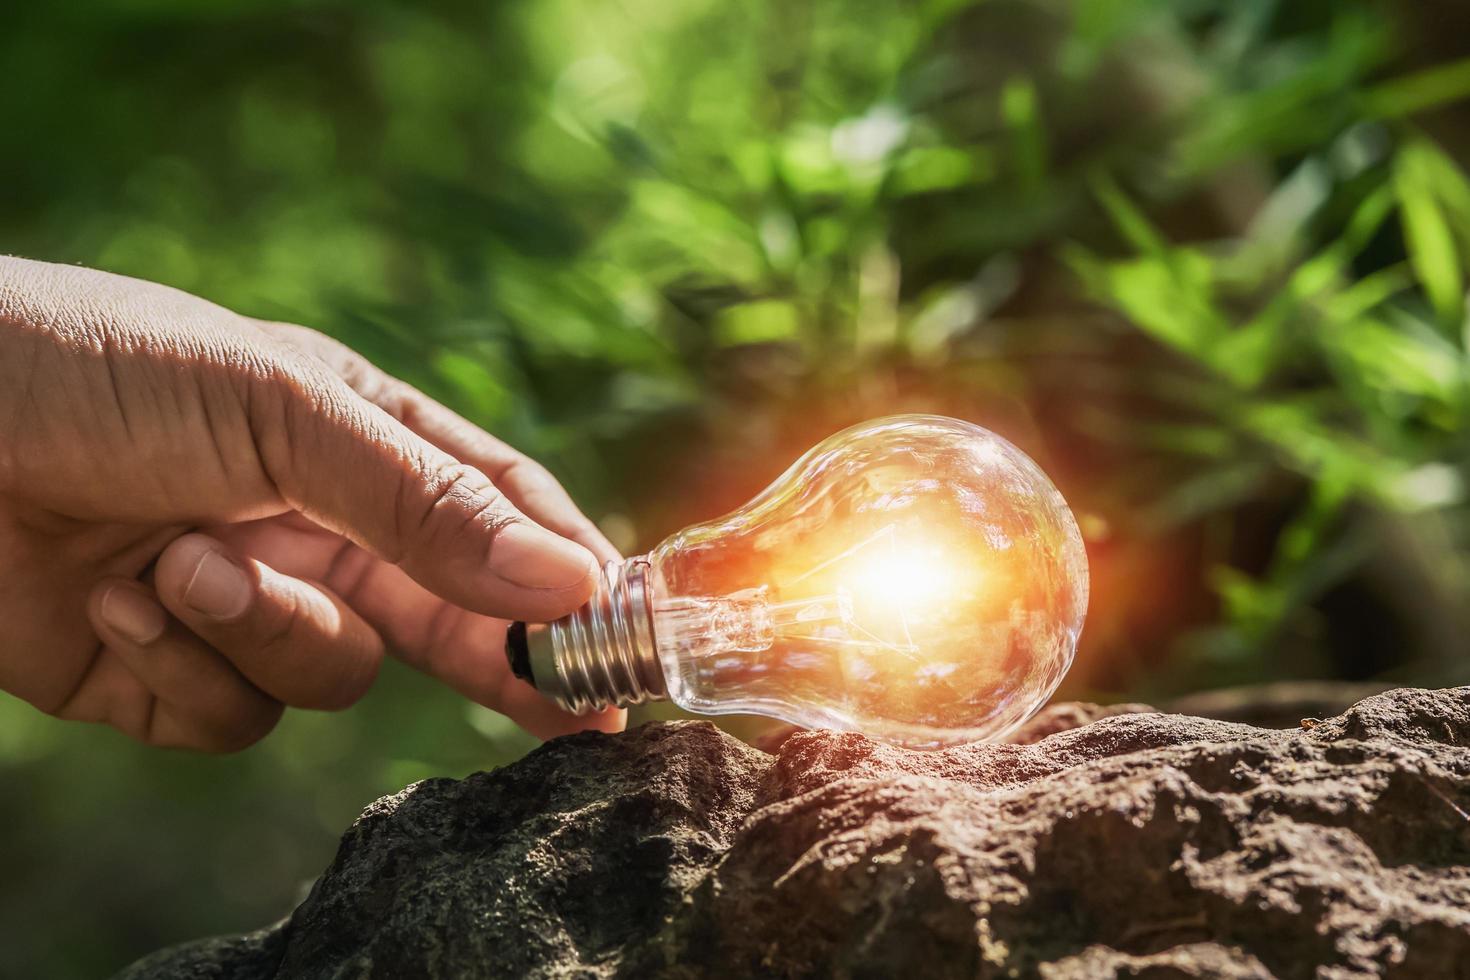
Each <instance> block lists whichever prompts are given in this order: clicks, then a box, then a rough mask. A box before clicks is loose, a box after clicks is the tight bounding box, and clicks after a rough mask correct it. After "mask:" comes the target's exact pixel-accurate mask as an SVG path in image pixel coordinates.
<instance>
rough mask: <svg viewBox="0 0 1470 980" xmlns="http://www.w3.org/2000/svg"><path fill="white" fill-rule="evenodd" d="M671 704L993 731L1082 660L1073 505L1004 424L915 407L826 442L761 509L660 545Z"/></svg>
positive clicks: (957, 738) (897, 732)
mask: <svg viewBox="0 0 1470 980" xmlns="http://www.w3.org/2000/svg"><path fill="white" fill-rule="evenodd" d="M648 559H649V562H650V563H651V568H652V583H653V590H652V591H653V598H652V608H653V623H654V635H655V642H656V644H657V654H658V658H659V661H660V663H661V664H662V667H663V673H664V678H665V681H666V683H667V686H668V693H669V696H670V697H671V698H672V699H673V700H674V701H675V702H677V703H678V704H679V705H681V706H682V707H685V708H687V709H689V710H691V711H696V712H701V713H704V714H723V713H729V712H753V713H758V714H764V715H770V716H775V717H778V718H783V719H785V720H787V721H790V722H793V723H794V724H798V725H802V726H804V727H817V728H835V729H843V730H855V731H861V732H864V733H866V734H869V735H872V736H874V737H878V738H883V739H886V740H889V741H893V742H897V743H899V744H903V745H908V746H910V747H915V748H935V747H939V746H943V745H948V744H953V743H956V742H964V741H973V740H977V739H984V738H993V737H996V736H999V735H1001V734H1004V733H1005V732H1006V731H1008V730H1009V729H1011V728H1013V727H1015V726H1016V725H1018V724H1019V723H1020V722H1022V721H1023V720H1025V719H1026V718H1027V717H1028V716H1029V715H1030V714H1031V713H1032V712H1034V711H1035V710H1036V709H1037V708H1038V707H1040V706H1041V705H1042V704H1043V703H1045V701H1046V699H1047V698H1048V697H1049V696H1050V695H1051V693H1052V691H1053V690H1054V689H1055V688H1056V686H1057V684H1058V683H1059V682H1060V681H1061V678H1062V675H1063V674H1065V673H1066V671H1067V668H1068V667H1069V666H1070V665H1071V663H1072V658H1073V655H1074V653H1075V650H1076V646H1077V639H1078V636H1079V634H1080V633H1081V629H1082V621H1083V617H1084V615H1085V613H1086V608H1087V591H1088V578H1087V558H1086V553H1085V551H1084V550H1083V547H1082V538H1081V535H1080V534H1079V533H1078V530H1077V524H1076V522H1075V521H1074V520H1073V518H1072V513H1071V511H1070V510H1069V509H1068V508H1067V505H1066V502H1065V501H1064V500H1063V499H1062V497H1061V494H1059V493H1058V492H1057V490H1056V488H1055V487H1054V486H1052V484H1051V481H1050V480H1048V479H1047V477H1046V475H1045V474H1044V473H1042V471H1041V470H1040V468H1039V467H1037V465H1036V464H1035V463H1033V462H1032V461H1031V460H1030V459H1029V458H1028V457H1027V456H1026V455H1025V454H1024V453H1022V452H1021V451H1020V450H1018V449H1016V448H1015V447H1014V446H1012V445H1011V444H1010V443H1009V442H1007V441H1006V440H1004V439H1002V438H1001V437H1000V436H997V435H996V434H994V433H993V432H990V431H988V430H986V429H983V428H981V427H979V426H976V425H972V424H970V423H967V422H961V421H958V420H956V419H950V418H943V417H938V416H922V415H904V416H894V417H890V418H885V419H878V420H875V421H872V422H867V423H864V424H862V425H858V426H854V427H853V428H850V429H847V430H845V431H843V432H840V433H838V434H837V435H835V436H832V437H831V438H829V439H827V440H826V441H824V442H823V443H822V444H820V445H819V446H817V447H816V448H814V449H813V450H811V452H809V453H807V454H806V456H804V457H802V459H800V460H799V461H797V462H796V464H795V465H793V466H792V467H791V468H790V469H789V470H788V471H787V472H786V473H785V474H784V475H783V476H781V477H780V478H779V479H778V480H776V482H775V483H773V484H772V485H771V486H770V487H769V488H768V489H767V490H765V491H764V492H763V493H761V494H760V496H758V497H756V498H755V499H754V500H752V501H751V502H750V503H749V504H748V505H746V506H745V507H744V508H742V509H740V510H739V511H736V512H735V513H733V514H730V515H728V516H726V517H724V518H721V519H720V520H716V521H711V522H709V523H706V524H700V525H696V526H694V527H691V528H687V529H685V530H683V531H681V532H679V533H678V534H675V535H674V536H673V537H671V538H669V539H668V540H667V541H665V542H664V543H663V544H661V545H660V546H659V547H658V548H656V549H655V550H654V551H653V552H652V553H651V554H650V555H649V556H648Z"/></svg>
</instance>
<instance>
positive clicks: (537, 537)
mask: <svg viewBox="0 0 1470 980" xmlns="http://www.w3.org/2000/svg"><path fill="white" fill-rule="evenodd" d="M490 570H491V571H492V572H494V573H495V574H496V575H499V576H500V577H501V578H503V579H505V580H506V581H507V582H512V583H514V584H516V585H519V586H522V587H524V588H527V589H569V588H571V587H572V586H574V585H579V584H581V583H582V582H584V581H586V580H587V578H588V577H589V576H591V575H592V574H593V571H594V562H593V558H592V553H591V552H590V551H588V550H587V549H586V548H584V547H582V546H581V545H579V544H577V543H576V542H574V541H568V540H567V539H566V538H564V537H562V536H561V535H559V534H553V533H551V532H550V531H548V530H546V529H545V528H542V527H539V526H537V525H535V524H530V523H526V522H517V523H515V524H511V525H509V526H508V527H506V528H504V529H503V530H501V532H500V537H499V538H497V539H496V541H495V546H494V547H493V548H491V549H490Z"/></svg>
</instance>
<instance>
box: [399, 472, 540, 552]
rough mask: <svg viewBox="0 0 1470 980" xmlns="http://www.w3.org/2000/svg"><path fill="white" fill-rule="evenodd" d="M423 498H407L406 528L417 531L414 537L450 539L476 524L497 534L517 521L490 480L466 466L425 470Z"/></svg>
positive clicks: (421, 479)
mask: <svg viewBox="0 0 1470 980" xmlns="http://www.w3.org/2000/svg"><path fill="white" fill-rule="evenodd" d="M405 479H409V480H415V479H416V480H417V481H418V482H419V484H420V487H421V491H422V492H421V493H419V494H412V495H409V494H405V495H404V498H405V503H404V507H405V508H406V509H407V513H405V514H404V515H403V518H404V520H403V524H404V526H406V527H408V528H411V529H413V531H414V532H415V533H414V537H428V538H430V539H433V538H438V537H449V536H451V535H458V534H459V533H461V532H463V531H464V530H465V529H466V528H467V527H468V526H470V525H472V524H476V523H480V524H484V525H487V526H488V529H489V530H490V531H491V532H492V533H495V532H497V531H499V530H500V528H501V527H502V526H503V525H505V524H508V523H510V522H512V521H514V520H515V515H514V514H513V513H512V512H511V510H510V507H509V505H508V504H507V502H506V500H505V498H504V497H503V496H502V495H501V494H500V491H499V490H497V489H496V488H495V486H494V484H492V483H491V482H490V479H489V478H488V477H487V476H485V474H483V473H481V472H480V471H479V470H477V469H475V468H474V467H473V466H469V465H467V464H464V463H445V464H442V465H439V466H436V467H434V468H433V469H431V470H430V471H429V472H428V473H427V475H426V474H424V472H423V471H422V470H420V471H419V472H418V475H416V476H413V475H411V476H408V477H405Z"/></svg>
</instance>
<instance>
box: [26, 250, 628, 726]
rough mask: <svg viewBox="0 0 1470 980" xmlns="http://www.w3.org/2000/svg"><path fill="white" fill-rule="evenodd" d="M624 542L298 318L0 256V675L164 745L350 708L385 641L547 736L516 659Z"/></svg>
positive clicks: (607, 717) (55, 704)
mask: <svg viewBox="0 0 1470 980" xmlns="http://www.w3.org/2000/svg"><path fill="white" fill-rule="evenodd" d="M594 555H596V556H597V558H600V559H609V558H616V557H617V554H616V552H615V551H614V549H613V548H612V546H611V545H609V544H608V543H607V541H606V539H604V538H603V537H602V535H601V534H600V533H598V531H597V530H596V528H595V527H594V526H593V525H592V523H591V522H590V521H588V520H587V518H585V517H583V516H582V515H581V513H579V512H578V511H577V509H576V507H575V506H574V505H573V504H572V502H571V500H570V499H569V498H568V497H567V495H566V492H565V491H564V490H562V488H561V487H560V486H559V485H558V484H557V483H556V481H555V480H554V479H553V478H552V477H551V476H550V474H548V473H547V472H546V470H544V469H543V468H542V467H540V466H539V465H537V464H536V463H534V462H532V461H531V460H529V459H527V458H526V457H524V456H522V455H520V454H519V453H517V452H515V451H514V450H512V449H510V448H508V447H507V446H505V445H503V444H502V443H500V442H498V441H496V440H495V439H493V438H492V437H490V436H489V435H487V434H485V433H484V432H482V431H480V430H479V429H477V428H475V427H474V426H472V425H470V424H469V423H468V422H466V421H465V420H463V419H461V418H459V417H458V416H456V415H454V414H453V413H452V412H450V411H449V410H448V409H446V408H444V407H443V406H441V405H438V404H437V403H435V402H433V401H432V400H430V399H429V398H427V397H425V396H424V395H423V394H421V393H420V392H418V391H415V390H414V389H412V388H410V387H409V386H408V385H405V384H403V383H402V382H400V381H397V380H395V379H393V378H390V377H388V376H386V375H384V374H382V373H381V372H380V371H378V370H377V369H376V368H374V367H373V366H372V365H370V364H369V363H368V362H367V361H365V360H363V359H362V358H360V357H358V356H357V355H356V354H354V353H352V352H351V351H350V350H348V349H347V348H345V347H343V346H342V345H340V344H338V343H335V342H334V341H331V340H329V339H328V338H326V337H323V336H322V335H320V334H317V333H315V332H313V331H311V330H307V329H305V328H302V327H295V326H289V325H285V324H275V323H264V322H261V321H257V320H250V319H247V318H245V317H241V316H238V315H236V314H234V313H231V312H229V311H228V310H224V309H221V308H220V307H218V306H215V305H213V304H211V303H207V302H205V301H204V300H201V299H197V298H195V297H192V296H189V295H186V294H184V293H181V292H178V291H176V290H173V289H169V288H166V287H163V286H158V285H154V284H151V283H145V282H140V281H138V280H134V279H127V278H123V277H121V276H113V275H107V274H105V273H99V272H92V271H88V270H84V269H77V268H72V267H67V266H55V265H46V264H43V263H38V262H29V261H25V260H22V259H8V258H0V689H4V690H6V691H9V692H11V693H12V694H15V695H17V696H19V697H21V698H24V699H25V700H27V701H29V702H30V703H31V704H33V705H35V706H36V707H38V708H40V709H41V710H43V711H46V712H48V713H50V714H53V715H56V716H58V717H61V718H70V719H76V720H81V721H93V722H105V723H107V724H110V725H112V726H113V727H115V728H117V729H119V730H121V731H123V732H125V733H126V734H128V735H131V736H133V737H134V738H137V739H141V740H143V741H146V742H149V743H151V744H155V745H166V746H187V747H192V748H198V749H205V750H211V751H231V750H235V749H239V748H242V747H244V746H246V745H249V744H251V743H252V742H254V741H256V740H258V739H259V738H261V737H262V736H264V735H265V734H266V733H267V732H268V731H270V729H271V728H272V727H273V726H274V725H275V723H276V721H277V720H278V719H279V718H280V716H281V712H282V710H283V706H285V705H292V706H297V707H303V708H320V709H335V708H343V707H346V706H347V705H349V704H351V703H353V702H354V701H356V700H357V699H358V698H359V697H361V696H362V694H363V693H364V692H365V691H366V690H367V689H368V687H369V686H370V685H371V684H372V682H373V679H374V678H375V676H376V674H377V671H378V666H379V663H380V662H381V660H382V657H383V653H384V649H385V646H386V647H387V648H388V649H391V650H392V651H393V652H394V653H395V654H396V655H398V656H400V657H402V658H403V659H404V660H406V661H407V662H408V663H410V664H412V665H414V666H415V667H418V668H420V669H421V670H424V671H427V672H428V673H430V674H432V675H434V676H435V677H438V678H440V679H441V680H443V681H444V682H445V683H447V684H449V685H450V686H452V687H454V688H455V689H456V690H459V691H461V692H462V693H464V694H465V695H467V696H468V697H470V698H473V699H474V700H476V701H478V702H480V703H481V704H484V705H487V706H488V707H491V708H494V709H496V710H499V711H503V712H505V713H506V714H507V715H509V716H510V717H511V718H513V719H514V720H516V721H517V722H518V723H520V724H521V725H522V726H523V727H525V728H526V729H527V730H529V731H531V732H533V733H534V734H537V735H540V736H543V737H549V736H552V735H556V734H560V733H564V732H568V731H574V730H577V729H579V728H585V727H597V728H603V729H608V730H613V729H617V728H620V727H621V726H622V723H623V718H622V714H621V713H620V712H605V713H603V714H600V715H594V716H588V717H584V718H574V717H571V716H569V715H567V714H565V713H564V712H562V711H561V710H560V709H558V708H556V707H555V706H554V705H552V704H551V703H550V702H548V701H546V700H544V699H543V698H541V697H540V696H539V695H538V694H537V693H536V692H535V691H534V690H532V689H531V688H530V687H529V686H528V685H526V684H523V683H521V682H519V681H517V680H516V679H514V678H513V677H512V676H511V674H510V672H509V670H508V669H507V666H506V663H505V657H504V634H505V626H506V620H507V619H528V620H539V621H544V620H549V619H553V618H555V617H558V616H561V615H564V614H566V613H568V612H571V611H572V610H573V609H575V608H576V607H577V606H579V605H581V604H582V603H583V602H584V601H586V599H587V598H588V597H589V596H590V595H591V593H592V590H593V587H594V576H595V575H596V564H597V563H596V561H595V560H594Z"/></svg>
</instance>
